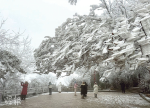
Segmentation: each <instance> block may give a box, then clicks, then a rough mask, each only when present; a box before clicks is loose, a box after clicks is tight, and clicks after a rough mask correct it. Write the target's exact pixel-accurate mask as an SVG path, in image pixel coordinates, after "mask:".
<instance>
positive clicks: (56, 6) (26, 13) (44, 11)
mask: <svg viewBox="0 0 150 108" xmlns="http://www.w3.org/2000/svg"><path fill="white" fill-rule="evenodd" d="M98 3H99V0H78V3H77V5H70V4H69V3H68V0H0V19H2V18H3V19H7V22H6V24H5V26H4V28H5V29H10V30H14V31H16V32H18V31H19V29H20V31H21V32H23V31H24V30H26V31H25V33H24V35H25V36H27V35H29V37H30V38H31V39H32V42H31V45H32V47H33V48H37V47H38V46H39V45H40V43H41V42H42V40H43V39H44V36H55V28H57V27H58V26H60V25H61V24H62V23H63V22H65V21H66V19H67V18H72V17H73V15H74V14H75V13H78V14H80V15H84V14H88V13H89V9H90V5H92V4H98Z"/></svg>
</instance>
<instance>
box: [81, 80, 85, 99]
mask: <svg viewBox="0 0 150 108" xmlns="http://www.w3.org/2000/svg"><path fill="white" fill-rule="evenodd" d="M80 88H81V98H82V99H84V96H85V94H86V86H85V82H82V84H81V86H80Z"/></svg>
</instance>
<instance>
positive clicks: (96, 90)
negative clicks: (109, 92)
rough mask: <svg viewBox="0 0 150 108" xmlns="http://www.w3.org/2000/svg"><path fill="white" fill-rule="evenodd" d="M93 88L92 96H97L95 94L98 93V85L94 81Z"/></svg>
mask: <svg viewBox="0 0 150 108" xmlns="http://www.w3.org/2000/svg"><path fill="white" fill-rule="evenodd" d="M93 88H94V97H95V98H97V94H98V85H97V83H96V82H95V83H94V86H93Z"/></svg>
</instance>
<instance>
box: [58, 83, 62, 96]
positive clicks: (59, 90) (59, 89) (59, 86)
mask: <svg viewBox="0 0 150 108" xmlns="http://www.w3.org/2000/svg"><path fill="white" fill-rule="evenodd" d="M61 86H62V84H61V82H60V83H59V84H58V92H59V93H61Z"/></svg>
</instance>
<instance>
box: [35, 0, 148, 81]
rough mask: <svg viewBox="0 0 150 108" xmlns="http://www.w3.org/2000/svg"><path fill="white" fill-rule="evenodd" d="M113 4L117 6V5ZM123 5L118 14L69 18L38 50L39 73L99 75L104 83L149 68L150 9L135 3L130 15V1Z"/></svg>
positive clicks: (36, 53) (145, 5)
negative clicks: (142, 67) (112, 78)
mask: <svg viewBox="0 0 150 108" xmlns="http://www.w3.org/2000/svg"><path fill="white" fill-rule="evenodd" d="M118 1H119V0H118ZM132 1H134V0H132ZM128 2H129V1H128ZM106 3H107V4H108V2H106ZM111 3H112V5H114V3H117V1H116V2H115V1H114V2H111ZM118 3H119V2H118ZM120 3H122V5H123V6H124V7H122V6H121V7H119V6H120V5H121V4H120V5H119V4H118V7H117V8H120V10H118V13H116V14H113V13H112V12H114V11H115V10H114V11H113V10H111V11H109V12H110V13H106V14H107V15H104V14H102V15H101V16H98V15H96V14H94V13H92V12H91V13H90V14H89V15H83V16H81V15H78V14H76V15H74V17H73V18H72V19H71V18H68V19H67V21H65V22H64V23H63V24H62V25H61V26H59V27H58V28H57V29H56V31H55V37H46V39H45V40H43V42H42V43H41V45H40V47H39V48H38V49H36V50H35V59H36V65H37V70H38V71H39V72H40V73H49V72H54V73H57V75H58V76H59V75H60V74H61V72H66V73H67V74H68V75H70V74H71V73H75V72H78V74H79V75H81V76H83V77H84V76H86V75H87V76H88V75H92V74H93V73H94V72H95V71H96V72H98V73H99V74H100V80H101V81H103V80H104V79H109V78H110V77H111V75H112V73H113V72H115V73H120V72H121V76H120V78H126V77H124V76H127V75H131V74H130V72H131V71H132V70H136V69H137V68H138V67H139V66H141V65H142V64H145V66H146V67H148V66H149V55H150V52H149V51H148V48H149V46H150V44H149V35H148V34H149V28H150V27H149V24H148V23H149V20H150V17H149V9H150V5H149V3H146V4H145V3H144V4H143V3H140V2H139V3H137V4H136V3H135V5H134V7H132V10H131V11H133V13H130V12H129V13H128V11H126V12H125V9H126V10H128V9H129V8H128V7H127V6H129V3H127V0H126V2H122V1H121V2H120ZM125 4H126V5H127V6H125ZM107 6H108V5H107ZM114 6H115V5H114ZM116 6H117V5H116ZM108 7H109V6H108ZM93 8H94V7H93ZM105 8H106V7H105ZM124 8H125V9H124ZM121 9H124V10H122V11H124V12H121ZM108 10H110V9H108ZM120 12H121V13H120ZM119 13H120V14H119ZM115 15H116V16H117V17H114V16H115ZM110 16H112V17H110Z"/></svg>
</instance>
